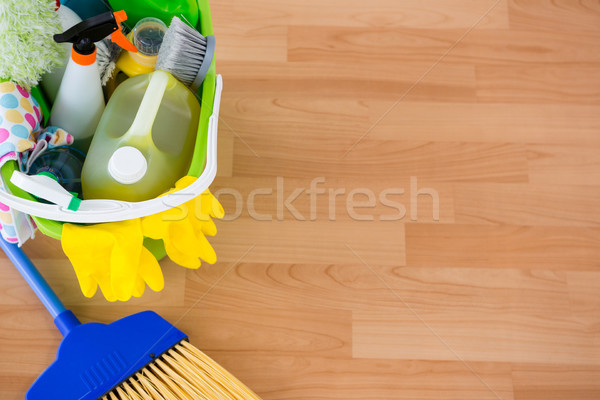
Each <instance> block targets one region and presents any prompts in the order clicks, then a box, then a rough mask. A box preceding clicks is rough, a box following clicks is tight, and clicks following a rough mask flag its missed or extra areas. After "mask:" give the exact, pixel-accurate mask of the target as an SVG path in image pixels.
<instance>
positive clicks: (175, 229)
mask: <svg viewBox="0 0 600 400" xmlns="http://www.w3.org/2000/svg"><path fill="white" fill-rule="evenodd" d="M29 178H32V177H29ZM195 180H196V178H194V177H191V176H186V177H184V178H182V179H180V180H179V181H178V182H177V184H176V186H175V188H173V189H171V190H170V191H169V192H167V193H165V196H166V195H168V194H170V193H173V192H175V191H177V190H180V189H183V188H185V187H188V186H189V185H190V184H192V183H193V182H194V181H195ZM223 214H224V212H223V207H221V204H219V201H218V200H217V199H216V198H215V197H214V196H213V195H212V194H211V193H210V191H209V190H208V189H207V190H206V191H205V192H204V193H203V194H201V195H200V196H198V197H195V198H194V199H192V200H189V201H187V202H186V203H184V204H182V205H181V206H179V207H177V208H175V209H172V210H169V211H166V212H162V213H159V214H154V215H151V216H148V217H144V218H141V219H140V218H135V219H131V220H127V221H121V222H110V223H104V224H94V225H75V224H64V225H63V232H62V238H61V240H62V248H63V250H64V252H65V254H66V255H67V257H68V258H69V260H70V261H71V263H72V264H73V268H74V269H75V272H76V274H77V278H78V279H79V285H80V286H81V291H82V292H83V294H84V295H85V296H86V297H92V296H93V295H94V294H95V293H96V290H97V288H98V287H100V290H101V291H102V294H103V295H104V297H106V299H107V300H109V301H116V300H121V301H127V300H129V299H130V298H131V296H135V297H139V296H141V295H142V294H143V292H144V287H145V283H147V284H148V286H149V287H150V288H151V289H152V290H154V291H160V290H162V288H163V285H164V280H163V277H162V273H161V270H160V267H159V266H158V263H157V261H156V259H155V258H154V257H152V255H151V254H150V252H149V251H148V250H147V249H146V248H145V247H143V241H144V237H148V238H151V239H155V240H163V241H164V246H165V249H166V252H167V255H168V256H169V258H170V259H171V260H173V261H174V262H175V263H177V264H179V265H181V266H184V267H186V268H198V267H199V266H200V260H199V259H200V258H201V259H203V260H204V261H206V262H208V263H210V264H213V263H215V262H216V260H217V256H216V254H215V251H214V250H213V248H212V247H211V245H210V243H209V242H208V240H207V239H206V236H214V235H215V234H216V233H217V228H216V226H215V224H214V222H213V221H212V219H211V217H212V218H222V217H223Z"/></svg>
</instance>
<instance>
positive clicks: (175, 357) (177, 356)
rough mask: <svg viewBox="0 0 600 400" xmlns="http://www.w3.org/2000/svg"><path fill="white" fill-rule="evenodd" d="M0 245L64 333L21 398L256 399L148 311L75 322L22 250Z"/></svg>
mask: <svg viewBox="0 0 600 400" xmlns="http://www.w3.org/2000/svg"><path fill="white" fill-rule="evenodd" d="M0 247H2V249H3V250H4V252H5V253H6V255H7V256H8V258H9V259H10V260H11V261H12V263H13V264H14V265H15V267H16V268H17V270H18V271H19V272H20V273H21V275H22V276H23V278H25V280H26V281H27V283H28V284H29V286H30V287H31V288H32V289H33V291H34V292H35V294H36V295H37V296H38V298H39V299H40V300H41V302H42V303H43V304H44V306H45V307H46V309H47V310H48V312H49V313H50V314H51V315H52V317H53V318H54V323H55V324H56V326H57V327H58V329H59V330H60V332H61V333H62V334H63V336H64V337H63V340H62V342H61V343H60V346H59V348H58V353H57V358H56V360H55V361H54V362H53V363H52V364H51V365H50V367H48V369H46V371H44V372H43V373H42V375H40V377H39V378H38V379H37V380H36V381H35V382H34V384H33V385H32V386H31V388H30V389H29V390H28V391H27V394H26V395H25V399H26V400H41V399H44V400H47V399H63V400H96V399H102V400H200V399H201V400H260V398H259V397H258V396H257V395H256V394H255V393H254V392H252V391H251V390H250V389H248V387H246V386H245V385H244V384H243V383H241V382H240V381H239V380H237V379H236V378H235V377H234V376H233V375H231V374H230V373H229V372H227V371H226V370H225V369H224V368H223V367H221V366H219V365H218V364H217V363H216V362H215V361H213V360H212V359H211V358H210V357H208V356H207V355H206V354H204V353H202V352H201V351H200V350H198V349H196V348H195V347H194V346H192V345H191V344H189V343H188V341H187V337H186V335H185V334H184V333H183V332H181V331H180V330H179V329H177V328H175V327H174V326H173V325H171V324H170V323H168V322H167V321H166V320H165V319H163V318H162V317H160V316H159V315H158V314H156V313H155V312H153V311H143V312H140V313H137V314H134V315H130V316H128V317H125V318H122V319H120V320H118V321H115V322H113V323H111V324H108V325H105V324H100V323H94V322H91V323H86V324H82V323H81V322H79V320H78V319H77V317H75V315H74V314H73V313H72V312H71V311H70V310H67V309H66V308H65V306H64V305H63V304H62V303H61V301H60V300H59V299H58V297H57V296H56V294H55V293H54V292H53V291H52V289H51V288H50V286H49V285H48V283H47V282H46V281H45V280H44V278H43V277H42V275H41V274H40V273H39V272H38V270H37V269H36V268H35V266H34V265H33V263H32V262H31V261H30V260H29V258H28V257H27V255H26V254H25V253H24V252H23V250H21V249H20V248H19V247H18V246H17V245H15V244H11V243H8V242H6V241H4V240H2V239H0Z"/></svg>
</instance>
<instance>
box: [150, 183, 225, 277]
mask: <svg viewBox="0 0 600 400" xmlns="http://www.w3.org/2000/svg"><path fill="white" fill-rule="evenodd" d="M195 180H196V178H194V177H193V176H185V177H183V178H181V179H180V180H179V181H177V183H176V184H175V188H174V189H171V190H170V191H168V192H167V193H165V194H164V195H166V194H169V193H172V192H174V191H176V190H180V189H183V188H185V187H187V186H189V185H190V184H191V183H192V182H194V181H195ZM164 195H163V196H164ZM224 214H225V213H224V211H223V207H222V206H221V204H220V203H219V201H218V200H217V199H216V198H215V197H214V196H213V195H212V193H210V191H209V190H208V189H206V190H205V191H204V193H202V194H201V195H200V196H198V197H196V198H194V199H192V200H190V201H188V202H186V203H184V204H182V205H181V206H178V207H174V208H171V209H169V210H166V211H163V212H161V213H158V214H154V215H150V216H147V217H143V218H142V232H143V233H144V236H147V237H149V238H152V239H162V240H163V242H164V244H165V250H166V251H167V255H168V256H169V258H170V259H171V260H173V261H174V262H175V263H177V264H179V265H181V266H183V267H186V268H198V267H200V259H202V260H204V261H206V262H207V263H209V264H214V263H215V262H216V261H217V255H216V254H215V251H214V250H213V248H212V246H211V245H210V243H209V242H208V240H207V239H206V236H214V235H215V234H216V233H217V228H216V226H215V223H214V222H213V221H212V220H211V218H210V217H213V218H223V215H224Z"/></svg>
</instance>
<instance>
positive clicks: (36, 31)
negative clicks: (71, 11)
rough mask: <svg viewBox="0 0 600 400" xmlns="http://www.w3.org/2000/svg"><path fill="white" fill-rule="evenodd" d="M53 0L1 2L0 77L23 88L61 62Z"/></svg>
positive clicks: (56, 16)
mask: <svg viewBox="0 0 600 400" xmlns="http://www.w3.org/2000/svg"><path fill="white" fill-rule="evenodd" d="M55 10H56V0H34V1H32V0H2V1H0V79H2V80H10V81H12V82H13V83H16V84H18V85H19V86H22V87H24V88H26V89H30V88H31V87H32V86H35V85H37V83H38V82H39V80H40V79H41V77H42V75H43V74H44V73H45V72H49V71H51V70H52V68H54V67H55V66H57V65H59V64H60V63H61V61H62V60H61V59H62V54H63V53H62V51H61V49H60V47H59V45H58V43H55V42H54V39H53V38H52V35H53V34H54V33H55V32H59V31H60V29H61V24H60V20H59V18H58V15H57V13H56V12H55Z"/></svg>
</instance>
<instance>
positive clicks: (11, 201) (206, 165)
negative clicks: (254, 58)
mask: <svg viewBox="0 0 600 400" xmlns="http://www.w3.org/2000/svg"><path fill="white" fill-rule="evenodd" d="M209 77H211V79H207V81H206V82H205V84H204V85H203V89H202V90H203V101H204V99H208V100H207V102H206V104H207V105H206V106H205V107H203V108H202V110H203V111H202V112H203V113H205V114H201V116H200V124H202V118H203V117H202V115H205V117H207V123H206V127H207V128H206V133H205V134H204V127H203V126H204V125H199V128H198V134H197V136H198V137H199V139H198V140H196V143H195V150H194V156H193V158H192V162H191V165H190V168H189V171H188V174H190V175H193V176H198V179H196V181H194V183H192V184H191V185H190V186H188V187H186V188H184V189H181V190H178V191H177V192H174V193H171V194H168V195H166V196H163V197H157V198H153V199H151V200H146V201H141V202H133V203H132V202H127V201H120V200H109V199H91V200H83V201H82V202H81V205H80V207H79V210H78V211H77V212H73V211H71V210H68V209H66V208H64V207H62V206H59V205H56V204H44V203H41V202H38V201H33V199H32V198H31V196H28V195H27V193H25V192H24V191H22V190H19V188H18V187H15V186H14V185H13V188H11V190H14V191H15V193H16V194H11V193H7V192H2V191H0V202H2V203H3V204H5V205H6V206H8V207H11V208H14V209H15V210H18V211H21V212H23V213H26V214H29V215H32V216H35V217H38V220H37V221H38V225H40V223H41V224H43V225H44V226H43V229H44V230H45V231H44V233H45V234H48V235H50V236H52V237H54V238H56V239H59V238H60V236H61V232H62V222H74V223H104V222H114V221H123V220H127V219H132V218H140V217H145V216H148V215H151V214H156V213H159V212H162V211H165V210H168V209H170V208H174V207H177V206H179V205H181V204H183V203H185V202H186V201H188V200H189V199H191V198H194V197H196V196H199V195H200V194H201V193H203V192H204V190H206V189H207V188H208V187H209V186H210V184H211V183H212V181H213V180H214V178H215V176H216V173H217V131H218V126H219V125H218V121H219V108H220V101H221V94H222V90H223V80H222V78H221V76H220V75H216V76H215V75H212V74H209ZM137 78H139V77H135V78H131V79H129V80H133V79H137ZM206 83H208V85H207V84H206ZM210 84H214V93H211V89H210V87H209V86H210ZM211 96H214V97H212V101H211ZM209 101H210V102H209ZM211 104H212V107H211V106H210V105H211ZM207 110H210V111H207ZM132 118H133V117H132ZM15 167H16V163H15V162H10V163H7V164H5V165H4V167H3V168H2V170H1V171H0V172H1V176H2V178H3V179H4V180H5V182H6V183H7V185H11V184H12V182H11V181H10V178H11V175H12V174H13V173H14V171H15V170H16V169H18V167H17V168H15ZM32 194H33V195H36V193H32ZM64 196H65V197H66V198H69V199H70V197H71V194H70V193H69V192H67V191H66V190H65V191H64ZM48 220H51V221H49V222H48ZM59 221H60V222H59Z"/></svg>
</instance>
